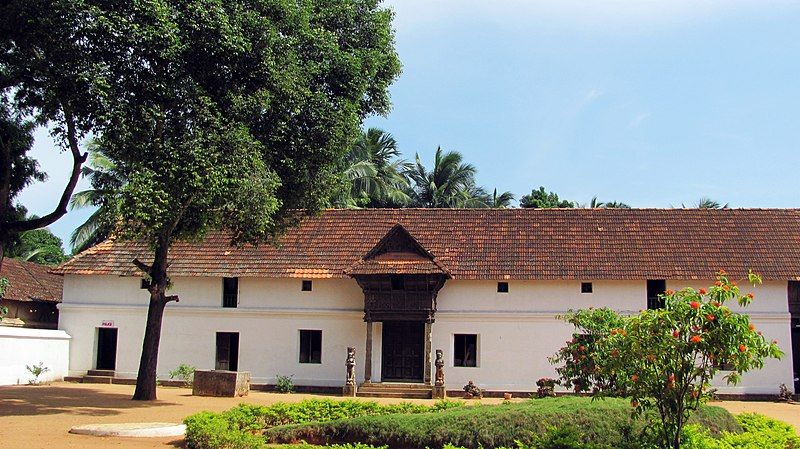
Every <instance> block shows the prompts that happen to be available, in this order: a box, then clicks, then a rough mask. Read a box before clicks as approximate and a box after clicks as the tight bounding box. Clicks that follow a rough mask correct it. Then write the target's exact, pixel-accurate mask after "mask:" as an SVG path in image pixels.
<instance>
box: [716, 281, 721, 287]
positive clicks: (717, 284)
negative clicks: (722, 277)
mask: <svg viewBox="0 0 800 449" xmlns="http://www.w3.org/2000/svg"><path fill="white" fill-rule="evenodd" d="M714 285H716V286H717V287H720V286H722V281H717V282H714Z"/></svg>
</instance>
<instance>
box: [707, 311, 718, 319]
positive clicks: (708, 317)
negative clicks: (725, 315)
mask: <svg viewBox="0 0 800 449" xmlns="http://www.w3.org/2000/svg"><path fill="white" fill-rule="evenodd" d="M716 318H717V317H715V316H714V315H712V314H710V313H709V314H708V315H706V319H707V320H708V321H714V320H715V319H716Z"/></svg>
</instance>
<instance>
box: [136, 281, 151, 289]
mask: <svg viewBox="0 0 800 449" xmlns="http://www.w3.org/2000/svg"><path fill="white" fill-rule="evenodd" d="M139 288H141V289H142V290H149V289H150V281H149V280H148V279H142V280H141V282H139Z"/></svg>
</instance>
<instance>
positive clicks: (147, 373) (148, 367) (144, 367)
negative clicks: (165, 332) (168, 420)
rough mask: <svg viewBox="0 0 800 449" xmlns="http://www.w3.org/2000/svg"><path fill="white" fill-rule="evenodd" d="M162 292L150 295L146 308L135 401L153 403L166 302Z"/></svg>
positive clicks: (134, 394) (134, 395)
mask: <svg viewBox="0 0 800 449" xmlns="http://www.w3.org/2000/svg"><path fill="white" fill-rule="evenodd" d="M164 297H165V295H164V292H163V291H162V292H158V291H156V292H152V293H150V305H149V307H148V308H147V325H146V326H145V329H144V342H143V343H142V358H141V359H140V360H139V373H138V374H137V376H136V391H134V393H133V400H135V401H155V400H156V399H157V398H156V370H157V368H158V345H159V343H160V342H161V321H162V320H163V318H164V309H165V308H166V305H167V302H166V300H165V299H164Z"/></svg>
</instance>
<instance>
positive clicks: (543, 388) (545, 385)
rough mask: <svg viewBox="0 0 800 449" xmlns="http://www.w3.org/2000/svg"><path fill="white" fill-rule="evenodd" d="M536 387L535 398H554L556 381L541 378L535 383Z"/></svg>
mask: <svg viewBox="0 0 800 449" xmlns="http://www.w3.org/2000/svg"><path fill="white" fill-rule="evenodd" d="M536 386H537V387H539V388H538V389H537V390H536V396H537V397H539V398H547V397H555V395H556V392H555V391H554V389H555V386H556V380H555V379H551V378H549V377H542V378H541V379H539V380H537V381H536Z"/></svg>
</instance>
